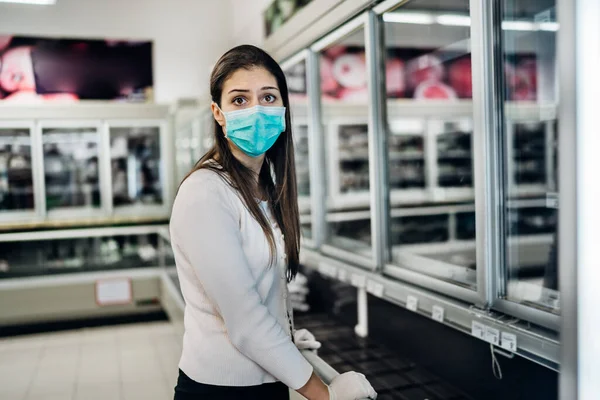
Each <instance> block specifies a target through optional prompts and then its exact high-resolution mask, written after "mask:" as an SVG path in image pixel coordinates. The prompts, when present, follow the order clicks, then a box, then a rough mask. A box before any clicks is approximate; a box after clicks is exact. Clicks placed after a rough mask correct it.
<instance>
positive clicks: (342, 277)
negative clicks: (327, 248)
mask: <svg viewBox="0 0 600 400" xmlns="http://www.w3.org/2000/svg"><path fill="white" fill-rule="evenodd" d="M338 279H339V280H340V281H341V282H348V271H346V270H345V269H340V270H339V271H338Z"/></svg>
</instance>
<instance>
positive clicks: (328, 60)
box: [320, 27, 372, 257]
mask: <svg viewBox="0 0 600 400" xmlns="http://www.w3.org/2000/svg"><path fill="white" fill-rule="evenodd" d="M320 74H321V102H322V106H323V113H322V114H323V121H322V122H323V127H324V128H323V129H324V133H325V151H326V154H327V159H326V177H327V179H326V181H327V188H326V193H327V198H328V201H327V214H328V216H327V228H328V232H327V235H326V242H327V243H328V244H330V245H332V246H335V247H338V248H341V249H344V250H347V251H351V252H353V253H357V254H360V255H362V256H365V257H371V256H372V240H371V219H370V213H369V210H370V195H369V191H370V187H369V152H368V149H369V143H368V107H367V102H368V87H367V83H368V76H367V68H366V62H365V32H364V28H362V27H361V28H359V29H358V30H356V31H354V32H352V33H350V34H348V35H347V36H345V37H343V38H341V39H339V40H338V41H337V42H335V43H333V44H331V45H329V46H328V47H327V48H325V49H324V50H322V51H321V53H320Z"/></svg>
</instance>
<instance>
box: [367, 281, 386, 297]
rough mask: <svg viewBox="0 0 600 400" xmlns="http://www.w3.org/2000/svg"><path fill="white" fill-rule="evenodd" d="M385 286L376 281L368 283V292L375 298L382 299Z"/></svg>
mask: <svg viewBox="0 0 600 400" xmlns="http://www.w3.org/2000/svg"><path fill="white" fill-rule="evenodd" d="M383 291H384V288H383V284H381V283H379V282H375V281H368V282H367V292H369V293H371V294H372V295H373V296H375V297H379V298H382V297H383Z"/></svg>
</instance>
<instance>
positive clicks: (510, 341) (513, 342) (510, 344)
mask: <svg viewBox="0 0 600 400" xmlns="http://www.w3.org/2000/svg"><path fill="white" fill-rule="evenodd" d="M501 339H502V340H501V342H500V347H502V348H503V349H505V350H508V351H510V352H513V353H515V352H516V351H517V335H514V334H512V333H508V332H502V336H501Z"/></svg>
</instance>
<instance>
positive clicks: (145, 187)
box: [109, 125, 164, 211]
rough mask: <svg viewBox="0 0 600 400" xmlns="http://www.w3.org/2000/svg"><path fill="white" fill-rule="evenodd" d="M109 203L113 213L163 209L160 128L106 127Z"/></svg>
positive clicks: (149, 126)
mask: <svg viewBox="0 0 600 400" xmlns="http://www.w3.org/2000/svg"><path fill="white" fill-rule="evenodd" d="M109 134H110V161H111V174H112V196H113V198H112V201H113V207H114V208H115V211H116V210H119V209H128V207H131V206H133V207H137V206H142V207H147V206H162V205H163V202H164V192H163V190H164V182H163V179H164V175H163V165H162V164H163V158H162V157H163V154H162V146H161V128H160V127H159V126H151V125H148V126H135V127H116V126H111V127H110V128H109Z"/></svg>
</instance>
